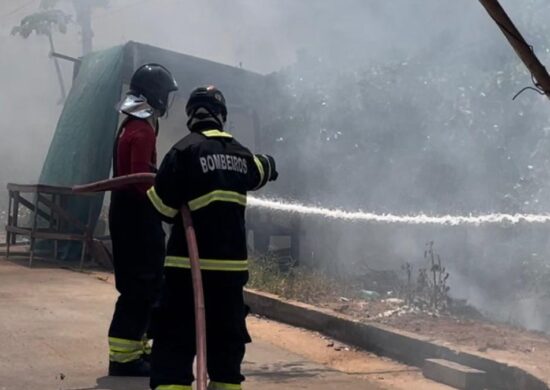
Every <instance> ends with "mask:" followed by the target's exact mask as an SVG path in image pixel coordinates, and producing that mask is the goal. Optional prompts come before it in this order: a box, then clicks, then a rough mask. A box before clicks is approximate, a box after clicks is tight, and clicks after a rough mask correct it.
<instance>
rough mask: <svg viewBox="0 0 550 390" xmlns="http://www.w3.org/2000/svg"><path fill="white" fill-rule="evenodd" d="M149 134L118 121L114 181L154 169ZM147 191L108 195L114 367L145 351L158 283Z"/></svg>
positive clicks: (133, 122)
mask: <svg viewBox="0 0 550 390" xmlns="http://www.w3.org/2000/svg"><path fill="white" fill-rule="evenodd" d="M155 133H156V132H155V129H154V128H153V127H152V126H151V124H150V123H149V122H148V121H147V120H143V119H137V118H133V117H128V119H126V120H125V121H124V123H123V124H122V125H121V128H120V130H119V133H118V136H117V139H116V141H115V147H114V158H113V160H114V161H113V175H114V176H115V177H117V176H123V175H128V174H132V173H143V172H153V171H154V170H155V165H156V134H155ZM147 187H148V186H147V185H133V186H130V187H128V188H125V189H122V190H118V191H113V193H112V196H111V205H110V209H109V229H110V232H111V238H112V243H113V264H114V271H115V281H116V288H117V290H118V292H119V293H120V295H119V297H118V300H117V303H116V307H115V312H114V315H113V320H112V322H111V326H110V328H109V358H110V361H111V362H115V363H130V362H133V361H136V360H138V359H140V358H142V355H143V354H144V353H145V352H146V350H145V349H146V348H145V343H144V340H145V334H146V332H147V330H148V326H149V320H150V317H151V311H152V307H153V305H154V304H155V303H156V301H157V298H158V294H159V290H160V283H161V280H162V265H163V262H164V248H165V246H164V232H163V230H162V223H161V220H160V218H159V216H158V214H157V213H156V212H155V210H154V209H153V208H152V207H151V204H150V202H149V201H148V200H147V196H146V191H147Z"/></svg>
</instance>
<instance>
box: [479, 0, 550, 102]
mask: <svg viewBox="0 0 550 390" xmlns="http://www.w3.org/2000/svg"><path fill="white" fill-rule="evenodd" d="M479 2H480V3H481V4H482V5H483V7H485V9H486V10H487V12H488V13H489V15H490V16H491V18H493V20H494V21H495V23H496V24H497V26H498V27H499V28H500V30H501V31H502V33H503V34H504V36H505V37H506V39H507V40H508V42H509V43H510V45H512V47H513V48H514V50H515V52H516V54H517V55H518V56H519V58H520V59H521V60H522V61H523V63H524V64H525V66H526V67H527V69H529V71H530V72H531V74H532V75H533V77H534V78H535V80H536V82H535V85H536V86H537V87H539V88H540V89H542V90H543V91H544V93H545V94H546V96H547V97H548V98H550V75H549V74H548V71H547V70H546V68H545V67H544V65H543V64H542V63H541V62H540V61H539V59H538V58H537V56H536V55H535V53H534V52H533V49H532V47H531V46H529V44H528V43H527V42H526V41H525V39H524V38H523V36H522V35H521V33H520V32H519V30H518V29H517V28H516V26H515V25H514V23H513V22H512V20H511V19H510V18H509V17H508V15H507V14H506V11H504V9H503V8H502V6H501V5H500V3H499V2H498V0H479Z"/></svg>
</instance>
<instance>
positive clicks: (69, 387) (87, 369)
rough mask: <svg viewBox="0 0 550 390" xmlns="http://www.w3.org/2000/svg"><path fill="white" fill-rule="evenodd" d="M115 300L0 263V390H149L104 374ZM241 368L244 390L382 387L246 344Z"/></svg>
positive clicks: (93, 281)
mask: <svg viewBox="0 0 550 390" xmlns="http://www.w3.org/2000/svg"><path fill="white" fill-rule="evenodd" d="M115 296H116V294H115V291H114V288H113V286H112V284H111V283H108V282H106V281H105V280H102V277H101V276H97V275H90V274H83V273H78V272H73V271H70V270H63V269H56V268H46V267H38V268H33V269H29V268H27V267H26V266H23V265H18V264H15V263H12V262H7V261H4V260H0V342H1V344H0V390H24V389H32V390H35V389H40V390H50V389H51V390H92V389H93V390H100V389H101V390H146V389H148V386H147V380H144V379H140V378H109V377H107V376H106V367H107V345H106V337H105V333H106V330H107V327H108V323H109V320H110V317H111V315H112V310H113V303H114V300H115ZM244 370H245V375H247V377H248V380H247V382H246V386H245V388H247V389H262V390H275V389H277V390H281V389H318V390H329V389H339V390H356V389H372V390H378V389H380V390H381V389H382V388H381V387H380V385H378V384H374V383H372V382H370V381H368V380H367V379H364V378H358V377H356V376H350V375H346V374H343V373H340V372H336V371H334V370H331V369H329V368H326V367H323V366H320V365H318V364H314V363H312V362H308V361H306V360H305V359H304V358H302V357H300V356H298V355H296V354H293V353H290V352H288V351H286V350H283V349H281V348H279V347H276V346H274V345H271V344H269V343H266V342H255V343H253V344H252V345H251V346H250V348H249V350H248V352H247V355H246V360H245V365H244ZM384 389H388V387H384Z"/></svg>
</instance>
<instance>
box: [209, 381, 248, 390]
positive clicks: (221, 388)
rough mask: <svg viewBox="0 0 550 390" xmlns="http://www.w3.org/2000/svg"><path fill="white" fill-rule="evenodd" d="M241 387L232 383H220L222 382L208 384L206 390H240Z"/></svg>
mask: <svg viewBox="0 0 550 390" xmlns="http://www.w3.org/2000/svg"><path fill="white" fill-rule="evenodd" d="M241 389H242V387H241V385H236V384H234V383H222V382H210V383H209V384H208V390H241Z"/></svg>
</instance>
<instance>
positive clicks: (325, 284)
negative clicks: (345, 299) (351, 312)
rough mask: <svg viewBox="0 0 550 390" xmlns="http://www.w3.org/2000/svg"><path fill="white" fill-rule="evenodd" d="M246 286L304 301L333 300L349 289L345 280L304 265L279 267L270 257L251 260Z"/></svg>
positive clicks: (275, 260)
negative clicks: (339, 279)
mask: <svg viewBox="0 0 550 390" xmlns="http://www.w3.org/2000/svg"><path fill="white" fill-rule="evenodd" d="M249 270H250V280H249V282H248V287H250V288H253V289H256V290H260V291H265V292H269V293H272V294H276V295H279V296H281V297H283V298H286V299H294V300H297V301H301V302H305V303H318V302H322V301H325V302H326V301H330V300H334V298H335V297H336V298H337V297H339V296H345V295H346V294H347V293H348V292H349V290H350V289H349V288H347V287H346V283H343V282H342V281H338V280H336V279H335V278H332V277H329V276H327V275H325V274H324V273H323V272H322V271H319V270H314V269H311V268H309V267H304V266H290V267H285V266H280V263H279V261H278V260H277V259H276V258H274V257H270V256H256V257H254V258H252V259H251V261H250V265H249Z"/></svg>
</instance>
